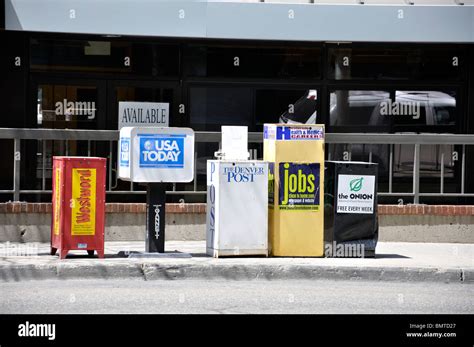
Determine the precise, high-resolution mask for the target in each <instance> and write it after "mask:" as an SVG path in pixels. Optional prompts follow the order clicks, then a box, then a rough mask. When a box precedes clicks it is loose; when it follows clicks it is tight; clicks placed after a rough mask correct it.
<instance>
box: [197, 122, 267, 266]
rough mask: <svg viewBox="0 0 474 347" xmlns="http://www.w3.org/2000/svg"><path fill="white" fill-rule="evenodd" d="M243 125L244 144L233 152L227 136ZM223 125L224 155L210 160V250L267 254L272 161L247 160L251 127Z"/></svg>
mask: <svg viewBox="0 0 474 347" xmlns="http://www.w3.org/2000/svg"><path fill="white" fill-rule="evenodd" d="M242 128H245V129H244V133H243V134H242V133H241V135H242V138H241V140H242V142H241V144H242V147H244V148H243V149H241V150H239V151H238V153H229V151H228V150H227V149H226V148H225V147H226V146H225V143H226V140H225V139H224V138H225V137H226V135H227V134H229V133H234V134H230V136H232V135H235V133H236V132H237V133H239V132H240V130H242ZM222 129H223V130H222V134H223V135H222V136H223V140H222V143H223V152H224V153H225V154H224V155H223V157H224V158H223V159H221V160H208V161H207V218H206V228H207V236H206V241H207V245H206V248H207V254H208V255H210V256H213V257H220V256H248V255H262V256H267V255H268V208H267V200H268V163H266V162H263V161H259V160H247V159H248V150H247V127H222ZM226 130H228V131H226ZM240 154H241V155H240Z"/></svg>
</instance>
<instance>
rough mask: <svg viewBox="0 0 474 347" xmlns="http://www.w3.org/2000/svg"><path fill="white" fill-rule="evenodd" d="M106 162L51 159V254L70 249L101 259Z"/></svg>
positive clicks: (61, 256)
mask: <svg viewBox="0 0 474 347" xmlns="http://www.w3.org/2000/svg"><path fill="white" fill-rule="evenodd" d="M106 165H107V159H105V158H96V157H53V193H52V198H53V199H52V200H53V204H52V205H53V206H52V207H53V213H52V221H51V254H52V255H54V254H56V252H57V251H59V257H60V259H64V258H65V257H66V255H67V253H68V251H70V250H84V251H87V253H89V255H93V254H94V251H96V252H97V254H98V256H99V258H103V257H104V220H105V174H106Z"/></svg>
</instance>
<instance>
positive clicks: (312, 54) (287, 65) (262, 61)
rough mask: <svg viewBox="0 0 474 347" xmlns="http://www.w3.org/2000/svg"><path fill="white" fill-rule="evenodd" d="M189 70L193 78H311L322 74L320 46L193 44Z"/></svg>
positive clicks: (188, 55) (187, 62) (188, 61)
mask: <svg viewBox="0 0 474 347" xmlns="http://www.w3.org/2000/svg"><path fill="white" fill-rule="evenodd" d="M184 60H185V64H186V67H185V72H186V74H187V75H188V76H192V77H236V78H272V79H275V78H277V79H290V78H300V79H310V78H319V77H320V75H321V50H320V49H319V48H292V47H288V48H287V47H259V46H240V47H239V46H237V47H235V46H234V47H230V46H209V47H203V46H189V47H187V49H186V55H185V59H184Z"/></svg>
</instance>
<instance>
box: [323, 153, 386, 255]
mask: <svg viewBox="0 0 474 347" xmlns="http://www.w3.org/2000/svg"><path fill="white" fill-rule="evenodd" d="M377 168H378V164H376V163H366V162H355V161H326V173H325V177H326V178H325V184H324V192H325V205H326V206H325V210H324V211H325V216H324V243H325V255H326V256H327V257H374V256H375V247H376V245H377V239H378V214H377Z"/></svg>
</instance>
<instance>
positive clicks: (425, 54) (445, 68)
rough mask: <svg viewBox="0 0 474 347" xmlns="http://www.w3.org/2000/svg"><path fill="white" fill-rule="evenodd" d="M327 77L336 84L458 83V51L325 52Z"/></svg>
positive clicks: (461, 59)
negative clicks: (359, 81) (389, 81)
mask: <svg viewBox="0 0 474 347" xmlns="http://www.w3.org/2000/svg"><path fill="white" fill-rule="evenodd" d="M328 55H329V71H328V74H329V75H328V77H329V78H330V79H336V80H349V79H372V80H384V79H393V80H397V79H398V80H409V79H413V80H437V79H439V80H460V79H462V78H464V75H465V73H464V69H463V67H464V65H465V62H464V61H465V59H466V58H465V57H466V55H465V52H464V50H463V49H462V48H449V47H448V48H420V47H413V48H358V47H352V48H351V47H346V48H342V47H339V48H329V49H328Z"/></svg>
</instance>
